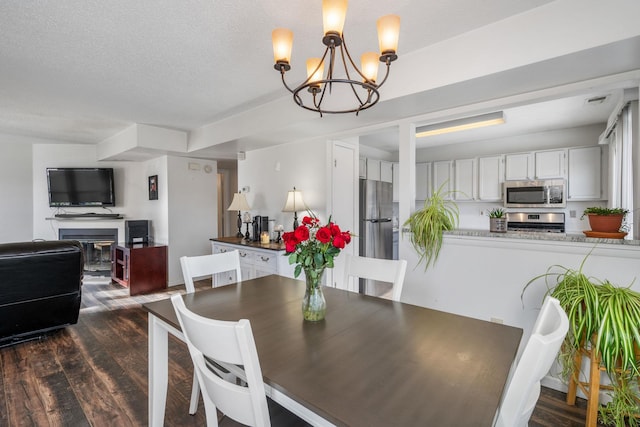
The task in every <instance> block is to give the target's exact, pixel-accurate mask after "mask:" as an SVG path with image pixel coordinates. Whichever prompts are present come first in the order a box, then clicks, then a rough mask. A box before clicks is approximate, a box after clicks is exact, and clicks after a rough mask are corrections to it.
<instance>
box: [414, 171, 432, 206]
mask: <svg viewBox="0 0 640 427" xmlns="http://www.w3.org/2000/svg"><path fill="white" fill-rule="evenodd" d="M431 183H432V180H431V163H416V200H427V199H428V198H429V197H430V196H431Z"/></svg>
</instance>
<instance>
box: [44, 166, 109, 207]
mask: <svg viewBox="0 0 640 427" xmlns="http://www.w3.org/2000/svg"><path fill="white" fill-rule="evenodd" d="M47 184H48V186H49V206H51V207H57V208H60V207H90V206H115V201H116V200H115V195H114V191H113V168H47Z"/></svg>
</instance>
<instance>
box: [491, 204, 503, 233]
mask: <svg viewBox="0 0 640 427" xmlns="http://www.w3.org/2000/svg"><path fill="white" fill-rule="evenodd" d="M489 231H491V232H492V233H506V232H507V217H506V213H505V211H504V209H502V208H493V209H491V210H490V211H489Z"/></svg>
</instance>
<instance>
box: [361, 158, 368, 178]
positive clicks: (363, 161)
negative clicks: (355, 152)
mask: <svg viewBox="0 0 640 427" xmlns="http://www.w3.org/2000/svg"><path fill="white" fill-rule="evenodd" d="M360 178H362V179H367V159H365V158H364V157H360Z"/></svg>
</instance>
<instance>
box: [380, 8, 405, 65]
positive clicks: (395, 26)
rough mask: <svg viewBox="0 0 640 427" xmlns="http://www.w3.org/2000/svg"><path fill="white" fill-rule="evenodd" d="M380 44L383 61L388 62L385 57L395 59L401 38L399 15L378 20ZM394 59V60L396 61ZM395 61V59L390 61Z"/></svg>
mask: <svg viewBox="0 0 640 427" xmlns="http://www.w3.org/2000/svg"><path fill="white" fill-rule="evenodd" d="M377 24H378V44H379V46H380V55H381V58H380V60H381V61H384V62H386V60H387V59H386V58H385V59H384V60H383V58H384V57H386V56H388V55H390V56H393V57H395V58H397V56H396V52H397V51H398V40H399V38H400V17H399V16H398V15H386V16H383V17H382V18H380V19H378V23H377ZM395 58H394V59H395ZM390 60H391V61H393V59H390Z"/></svg>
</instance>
